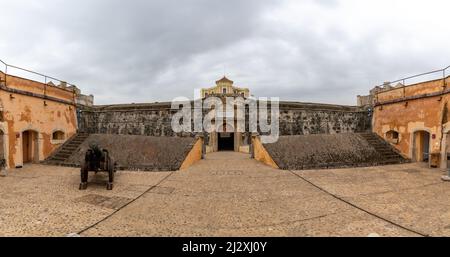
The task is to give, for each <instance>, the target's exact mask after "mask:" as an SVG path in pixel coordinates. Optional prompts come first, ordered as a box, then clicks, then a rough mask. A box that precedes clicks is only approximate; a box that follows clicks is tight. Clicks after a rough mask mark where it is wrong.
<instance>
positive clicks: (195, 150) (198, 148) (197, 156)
mask: <svg viewBox="0 0 450 257" xmlns="http://www.w3.org/2000/svg"><path fill="white" fill-rule="evenodd" d="M202 145H203V140H202V139H201V138H199V139H198V140H197V142H196V143H195V144H194V147H192V150H191V151H190V152H189V154H188V155H187V156H186V159H184V162H183V164H181V167H180V170H185V169H187V168H189V167H190V166H192V165H193V164H194V163H196V162H198V161H200V160H201V159H202Z"/></svg>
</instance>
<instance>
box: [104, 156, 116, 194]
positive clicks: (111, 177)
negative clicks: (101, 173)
mask: <svg viewBox="0 0 450 257" xmlns="http://www.w3.org/2000/svg"><path fill="white" fill-rule="evenodd" d="M114 172H115V170H114V161H113V160H112V159H110V160H109V162H108V175H109V180H108V185H107V186H106V189H107V190H112V189H113V183H114Z"/></svg>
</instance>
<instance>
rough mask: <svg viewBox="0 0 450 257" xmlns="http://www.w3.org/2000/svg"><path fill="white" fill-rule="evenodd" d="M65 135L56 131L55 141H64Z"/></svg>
mask: <svg viewBox="0 0 450 257" xmlns="http://www.w3.org/2000/svg"><path fill="white" fill-rule="evenodd" d="M64 137H65V134H64V132H62V131H55V132H54V133H53V135H52V139H53V140H64Z"/></svg>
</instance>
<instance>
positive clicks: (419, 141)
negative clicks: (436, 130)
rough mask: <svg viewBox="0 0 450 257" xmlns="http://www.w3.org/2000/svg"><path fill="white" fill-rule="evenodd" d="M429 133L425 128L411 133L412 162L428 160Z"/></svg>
mask: <svg viewBox="0 0 450 257" xmlns="http://www.w3.org/2000/svg"><path fill="white" fill-rule="evenodd" d="M429 155H430V133H429V132H427V131H425V130H420V131H416V132H414V134H413V151H412V160H413V161H414V162H428V161H429V159H430V157H429Z"/></svg>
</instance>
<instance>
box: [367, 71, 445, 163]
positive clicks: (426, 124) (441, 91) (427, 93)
mask: <svg viewBox="0 0 450 257" xmlns="http://www.w3.org/2000/svg"><path fill="white" fill-rule="evenodd" d="M449 82H450V80H449V79H448V78H447V81H446V84H447V85H448V83H449ZM443 86H444V83H443V80H442V79H441V80H434V81H429V82H424V83H420V84H415V85H411V86H407V87H405V88H396V89H393V90H389V91H385V92H382V93H380V94H379V95H378V97H377V100H378V104H376V106H375V108H374V118H373V130H374V132H376V133H377V134H379V135H380V136H382V137H383V138H386V133H387V132H389V131H391V130H393V131H396V132H398V133H399V140H398V143H397V144H394V146H395V147H396V148H397V149H398V150H399V151H400V152H401V153H402V154H403V155H405V156H407V157H408V158H412V159H414V158H413V156H415V153H413V146H414V133H415V132H418V131H427V132H428V133H430V135H431V139H430V149H429V151H430V153H432V154H439V153H442V156H441V161H443V160H444V158H445V159H446V157H444V156H443V153H444V152H445V148H446V146H445V143H444V142H445V136H444V134H445V133H446V131H445V127H446V126H447V125H446V124H447V123H448V121H450V116H449V115H450V113H449V111H448V108H449V106H450V105H449V104H450V91H449V89H448V88H446V87H443ZM443 128H444V130H443ZM416 140H417V138H416Z"/></svg>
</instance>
